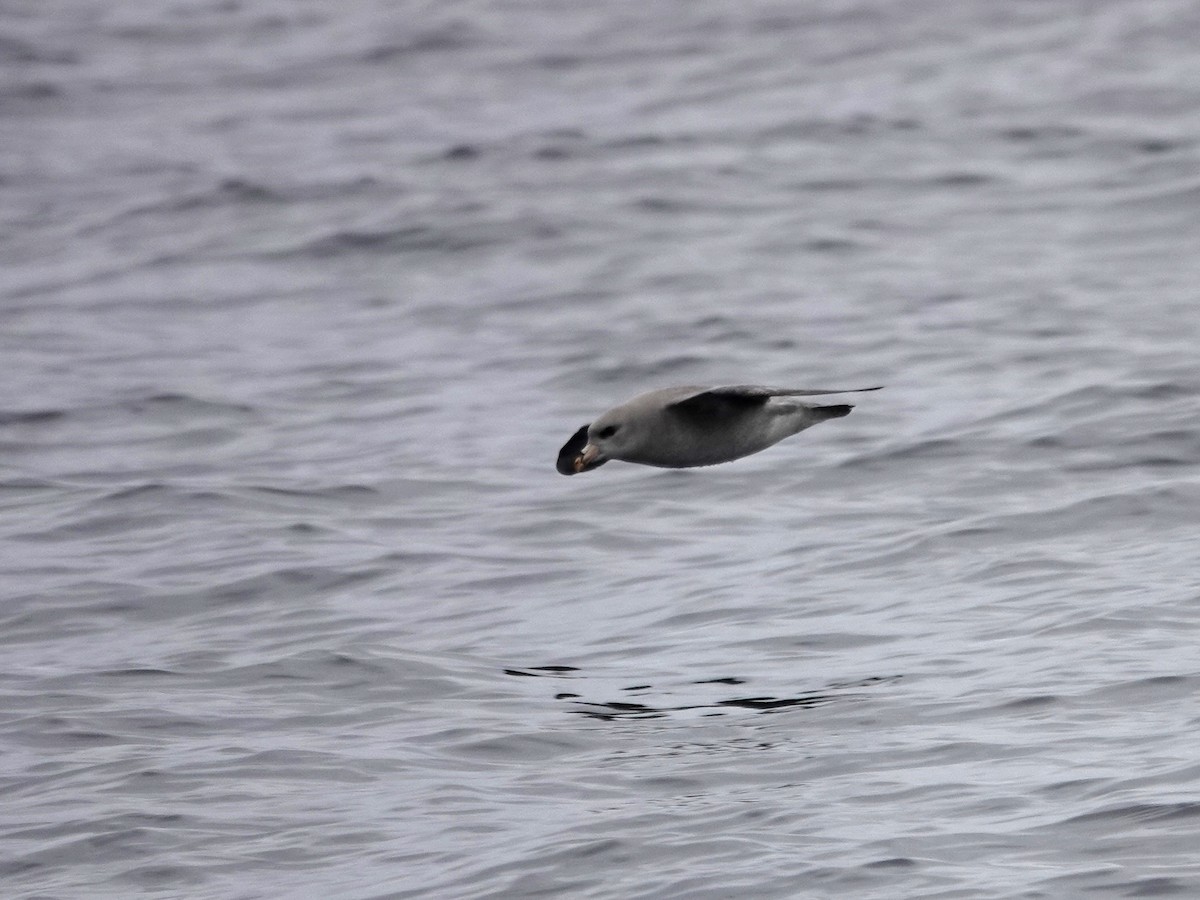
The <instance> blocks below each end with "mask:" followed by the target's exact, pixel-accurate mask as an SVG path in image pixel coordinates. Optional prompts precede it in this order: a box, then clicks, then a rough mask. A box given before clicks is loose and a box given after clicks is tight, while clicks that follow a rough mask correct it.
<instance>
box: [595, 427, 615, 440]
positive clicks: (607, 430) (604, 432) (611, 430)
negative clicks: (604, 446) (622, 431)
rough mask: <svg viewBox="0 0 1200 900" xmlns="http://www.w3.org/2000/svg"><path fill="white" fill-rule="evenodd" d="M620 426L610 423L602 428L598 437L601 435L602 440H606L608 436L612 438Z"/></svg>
mask: <svg viewBox="0 0 1200 900" xmlns="http://www.w3.org/2000/svg"><path fill="white" fill-rule="evenodd" d="M620 427H621V426H620V425H608V426H606V427H604V428H601V429H600V431H599V432H598V434H597V437H599V438H600V439H601V440H606V439H607V438H610V437H612V436H613V435H614V434H616V433H617V429H618V428H620Z"/></svg>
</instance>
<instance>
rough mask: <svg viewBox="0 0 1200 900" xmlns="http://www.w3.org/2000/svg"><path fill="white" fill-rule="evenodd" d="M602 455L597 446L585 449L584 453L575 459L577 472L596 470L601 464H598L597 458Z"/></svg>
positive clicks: (591, 445) (588, 446)
mask: <svg viewBox="0 0 1200 900" xmlns="http://www.w3.org/2000/svg"><path fill="white" fill-rule="evenodd" d="M599 455H600V448H599V447H597V446H596V445H595V444H588V445H587V446H586V447H584V448H583V452H582V453H580V454H579V455H578V456H577V457H575V471H576V473H579V472H586V471H587V470H588V469H594V468H596V466H598V465H600V463H598V462H596V457H598V456H599Z"/></svg>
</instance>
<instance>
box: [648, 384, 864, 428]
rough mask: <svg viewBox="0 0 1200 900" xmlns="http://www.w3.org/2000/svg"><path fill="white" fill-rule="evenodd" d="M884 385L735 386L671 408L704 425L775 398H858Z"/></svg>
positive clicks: (690, 398)
mask: <svg viewBox="0 0 1200 900" xmlns="http://www.w3.org/2000/svg"><path fill="white" fill-rule="evenodd" d="M882 387H883V385H877V386H876V387H869V388H848V389H846V390H824V389H822V390H816V389H808V388H773V387H764V386H762V385H759V384H732V385H727V386H725V387H715V388H705V389H703V390H699V391H697V392H696V393H694V394H689V395H688V396H686V397H683V398H682V399H679V400H676V401H674V402H673V403H669V404H668V405H667V409H668V410H670V411H671V412H674V413H678V414H681V415H684V416H686V417H687V418H689V419H692V420H696V421H703V422H713V421H720V420H722V419H726V418H729V417H731V416H736V415H738V414H740V413H744V412H746V411H747V410H750V409H754V408H755V407H758V406H762V405H763V404H765V403H766V402H767V401H768V400H770V399H771V398H772V397H815V396H817V395H819V394H856V393H861V392H863V391H878V390H880V388H882Z"/></svg>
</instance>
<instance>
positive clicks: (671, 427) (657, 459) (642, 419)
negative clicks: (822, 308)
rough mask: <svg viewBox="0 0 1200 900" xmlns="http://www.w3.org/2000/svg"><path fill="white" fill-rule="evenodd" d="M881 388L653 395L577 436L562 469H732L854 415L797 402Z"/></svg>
mask: <svg viewBox="0 0 1200 900" xmlns="http://www.w3.org/2000/svg"><path fill="white" fill-rule="evenodd" d="M880 387H882V385H880ZM880 387H869V388H851V389H849V390H805V389H792V388H771V387H762V386H760V385H750V384H739V385H728V386H724V387H702V386H699V387H698V386H686V387H672V388H663V389H661V390H657V391H650V392H648V393H645V394H639V395H638V396H637V397H634V398H633V399H632V400H630V401H628V402H626V403H622V404H621V405H620V406H614V407H613V408H612V409H610V410H609V411H608V412H606V413H603V414H601V415H600V417H599V418H597V419H596V420H595V421H594V422H591V423H590V424H588V425H584V426H583V427H582V428H580V429H579V430H578V431H576V432H575V434H573V435H572V436H571V439H570V440H569V441H567V442H566V443H565V444H563V447H562V449H561V450H559V451H558V463H557V468H558V471H559V472H561V473H562V474H563V475H575V474H578V473H579V472H590V471H591V470H592V469H595V468H597V467H599V466H602V465H604V464H605V463H606V462H608V461H609V460H610V459H619V460H623V461H625V462H631V463H640V464H642V465H644V466H660V467H663V468H668V469H685V468H689V467H691V466H712V465H716V464H717V463H723V462H730V461H731V460H735V459H740V458H741V457H743V456H749V455H750V454H751V453H757V452H758V451H759V450H765V449H766V448H767V447H770V446H771V445H772V444H777V443H779V442H780V441H782V440H783V439H784V438H786V437H791V436H792V435H793V434H796V433H798V432H801V431H803V430H804V429H805V428H810V427H812V426H813V425H816V424H817V423H818V422H824V421H825V420H826V419H837V418H839V417H841V416H844V415H847V414H849V412H850V410H851V409H853V408H854V407H853V406H852V405H851V404H849V403H841V404H837V405H832V406H816V405H813V404H810V403H804V402H802V401H800V400H797V399H796V398H797V397H812V396H816V395H818V394H851V393H862V392H864V391H877V390H879V389H880Z"/></svg>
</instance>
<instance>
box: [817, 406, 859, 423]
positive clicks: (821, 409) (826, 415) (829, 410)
mask: <svg viewBox="0 0 1200 900" xmlns="http://www.w3.org/2000/svg"><path fill="white" fill-rule="evenodd" d="M809 409H810V410H811V411H812V414H813V419H814V420H815V421H817V422H824V421H825V420H826V419H840V418H841V417H842V416H848V415H850V410H852V409H854V404H853V403H838V404H836V405H834V406H810V407H809Z"/></svg>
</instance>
